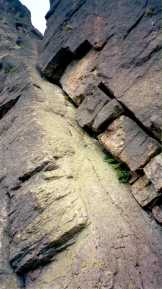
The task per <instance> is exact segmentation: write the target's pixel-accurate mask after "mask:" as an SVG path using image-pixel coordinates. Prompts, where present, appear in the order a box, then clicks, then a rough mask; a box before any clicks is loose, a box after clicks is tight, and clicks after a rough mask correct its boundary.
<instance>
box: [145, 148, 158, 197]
mask: <svg viewBox="0 0 162 289" xmlns="http://www.w3.org/2000/svg"><path fill="white" fill-rule="evenodd" d="M144 172H145V174H146V176H147V178H148V179H149V180H150V181H151V182H152V183H153V185H154V187H155V189H156V190H157V191H158V192H162V154H159V155H157V156H156V157H155V158H153V159H152V160H151V161H150V162H149V163H148V164H147V165H146V166H145V167H144Z"/></svg>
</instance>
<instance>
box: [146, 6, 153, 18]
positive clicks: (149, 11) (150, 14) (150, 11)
mask: <svg viewBox="0 0 162 289" xmlns="http://www.w3.org/2000/svg"><path fill="white" fill-rule="evenodd" d="M155 14H156V11H155V8H154V7H147V9H146V11H145V16H148V17H152V16H154V15H155Z"/></svg>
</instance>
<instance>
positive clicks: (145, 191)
mask: <svg viewBox="0 0 162 289" xmlns="http://www.w3.org/2000/svg"><path fill="white" fill-rule="evenodd" d="M131 192H132V194H133V196H134V198H135V199H136V201H137V202H138V203H139V204H140V206H141V207H148V206H150V204H151V203H153V201H155V200H156V199H157V198H159V194H158V192H156V191H155V188H154V186H153V185H152V184H151V183H150V181H149V180H148V179H147V178H146V176H143V177H141V178H139V179H138V180H137V181H136V182H135V183H134V184H133V185H132V189H131Z"/></svg>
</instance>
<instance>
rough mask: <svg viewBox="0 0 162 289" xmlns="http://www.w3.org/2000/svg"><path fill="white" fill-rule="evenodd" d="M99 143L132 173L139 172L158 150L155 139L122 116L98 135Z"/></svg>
mask: <svg viewBox="0 0 162 289" xmlns="http://www.w3.org/2000/svg"><path fill="white" fill-rule="evenodd" d="M99 141H100V143H101V144H102V145H103V146H104V148H105V149H106V150H108V151H109V152H110V153H112V154H113V155H114V156H115V157H116V158H118V159H119V160H120V161H122V162H124V163H126V164H127V165H128V167H129V168H130V170H131V171H132V172H134V171H138V170H141V169H142V168H143V167H144V165H145V164H146V163H147V162H148V161H149V160H150V159H151V157H153V156H154V155H155V154H156V153H157V152H158V150H159V149H160V146H159V144H158V142H157V141H156V140H155V139H153V138H151V137H149V136H148V135H147V134H146V133H145V132H144V131H143V129H141V128H140V127H139V126H138V125H137V124H136V123H135V122H134V121H133V120H132V119H130V118H129V117H127V116H124V115H123V116H121V117H119V118H118V119H116V120H115V121H114V122H113V123H112V124H111V125H110V126H108V128H107V130H106V131H105V132H104V133H103V134H101V135H99Z"/></svg>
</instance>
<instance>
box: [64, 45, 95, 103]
mask: <svg viewBox="0 0 162 289" xmlns="http://www.w3.org/2000/svg"><path fill="white" fill-rule="evenodd" d="M96 59H97V52H96V51H94V50H91V51H90V52H89V53H88V54H87V55H86V56H85V57H84V58H82V59H80V60H78V61H76V60H75V61H73V62H72V63H71V64H70V65H69V66H68V67H67V69H66V70H65V73H64V74H63V76H62V78H61V80H60V83H61V86H62V88H63V90H64V91H65V93H66V94H68V96H69V97H70V98H71V99H72V100H73V102H74V103H75V104H76V105H80V103H81V102H82V101H83V99H84V98H85V91H86V90H87V87H88V86H96V87H97V86H98V84H99V80H98V79H97V74H96V70H95V66H96Z"/></svg>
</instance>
